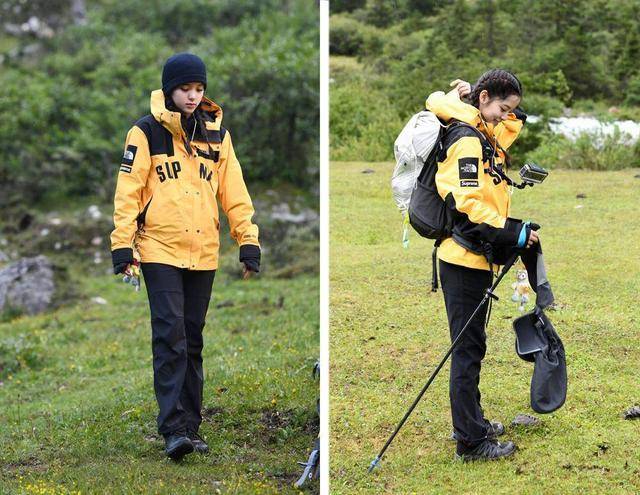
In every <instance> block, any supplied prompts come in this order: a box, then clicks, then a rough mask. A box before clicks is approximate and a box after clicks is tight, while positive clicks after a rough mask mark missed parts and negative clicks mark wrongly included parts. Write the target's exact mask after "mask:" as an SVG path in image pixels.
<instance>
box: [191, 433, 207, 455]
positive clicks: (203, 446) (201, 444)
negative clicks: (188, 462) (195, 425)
mask: <svg viewBox="0 0 640 495" xmlns="http://www.w3.org/2000/svg"><path fill="white" fill-rule="evenodd" d="M187 436H188V437H189V440H191V443H192V444H193V449H194V450H195V451H196V452H197V453H198V454H207V453H208V452H209V446H208V445H207V442H205V441H204V438H202V437H201V436H200V435H198V433H197V432H195V431H193V430H189V431H188V432H187Z"/></svg>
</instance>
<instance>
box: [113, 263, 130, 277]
mask: <svg viewBox="0 0 640 495" xmlns="http://www.w3.org/2000/svg"><path fill="white" fill-rule="evenodd" d="M130 266H131V264H130V263H126V262H125V263H118V264H116V265H113V274H114V275H118V274H119V273H124V274H125V275H126V274H127V272H129V274H130V272H131V270H130Z"/></svg>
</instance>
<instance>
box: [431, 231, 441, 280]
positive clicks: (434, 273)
mask: <svg viewBox="0 0 640 495" xmlns="http://www.w3.org/2000/svg"><path fill="white" fill-rule="evenodd" d="M440 244H442V239H438V240H437V241H436V242H434V243H433V251H432V252H431V292H438V248H439V247H440Z"/></svg>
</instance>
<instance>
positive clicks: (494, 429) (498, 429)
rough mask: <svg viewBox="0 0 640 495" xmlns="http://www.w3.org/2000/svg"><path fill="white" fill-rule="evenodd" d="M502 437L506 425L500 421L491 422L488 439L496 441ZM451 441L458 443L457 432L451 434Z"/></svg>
mask: <svg viewBox="0 0 640 495" xmlns="http://www.w3.org/2000/svg"><path fill="white" fill-rule="evenodd" d="M500 435H504V425H503V424H502V423H500V422H499V421H490V422H489V431H488V432H487V438H489V439H492V438H493V439H495V438H498V437H499V436H500ZM449 440H455V441H458V435H457V434H456V432H455V431H452V432H451V436H450V437H449Z"/></svg>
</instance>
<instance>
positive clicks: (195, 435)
mask: <svg viewBox="0 0 640 495" xmlns="http://www.w3.org/2000/svg"><path fill="white" fill-rule="evenodd" d="M188 437H189V438H190V439H191V440H199V441H201V442H203V443H206V442H205V441H204V438H202V437H201V436H200V435H199V434H198V433H196V432H195V431H189V432H188Z"/></svg>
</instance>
